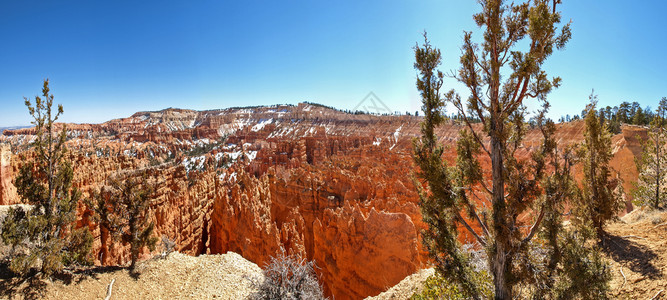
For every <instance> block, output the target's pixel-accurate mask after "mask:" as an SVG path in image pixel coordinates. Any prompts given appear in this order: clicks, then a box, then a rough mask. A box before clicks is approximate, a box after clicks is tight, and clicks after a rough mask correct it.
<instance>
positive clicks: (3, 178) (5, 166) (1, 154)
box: [0, 144, 18, 205]
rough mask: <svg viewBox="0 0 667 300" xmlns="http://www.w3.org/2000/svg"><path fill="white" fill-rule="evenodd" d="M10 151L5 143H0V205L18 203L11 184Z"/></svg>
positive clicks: (14, 189)
mask: <svg viewBox="0 0 667 300" xmlns="http://www.w3.org/2000/svg"><path fill="white" fill-rule="evenodd" d="M13 173H14V172H13V170H12V152H11V149H10V147H9V145H7V144H0V205H7V204H15V203H18V196H17V195H16V188H15V187H14V185H13V184H12V180H13Z"/></svg>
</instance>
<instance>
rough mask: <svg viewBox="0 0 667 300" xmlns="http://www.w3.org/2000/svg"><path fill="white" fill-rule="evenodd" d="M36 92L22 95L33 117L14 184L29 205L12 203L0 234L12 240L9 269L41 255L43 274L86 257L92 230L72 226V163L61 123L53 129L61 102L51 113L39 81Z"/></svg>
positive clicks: (22, 267) (24, 268) (22, 268)
mask: <svg viewBox="0 0 667 300" xmlns="http://www.w3.org/2000/svg"><path fill="white" fill-rule="evenodd" d="M42 96H43V98H40V97H35V102H34V104H33V103H32V102H31V101H30V100H28V99H27V98H24V99H25V105H26V106H27V107H28V110H29V112H30V115H31V116H32V117H33V118H34V121H33V122H32V124H34V125H35V140H34V141H33V142H32V147H33V150H34V153H35V157H34V161H32V162H29V163H24V164H23V165H22V166H21V168H20V170H19V174H18V176H17V178H16V181H15V183H14V184H15V185H16V188H17V192H18V195H19V197H20V198H21V200H22V202H24V203H28V204H31V205H32V208H31V209H28V210H27V211H26V210H23V209H22V208H20V207H19V208H12V209H10V210H9V213H8V216H7V218H6V219H5V222H4V223H3V225H2V239H3V241H4V243H5V244H7V245H11V246H12V253H11V254H10V258H11V263H10V269H11V270H12V271H14V272H16V273H20V274H25V273H27V272H28V271H29V270H30V268H32V267H33V266H36V265H37V263H38V262H39V261H41V272H42V274H44V275H46V276H49V275H51V274H53V273H54V272H59V271H61V270H62V269H63V268H64V267H65V266H69V265H71V264H75V263H81V264H87V263H90V255H89V253H90V248H91V246H92V241H93V238H92V235H91V234H90V232H89V231H88V230H87V229H86V228H79V229H77V228H75V226H74V225H75V224H74V222H75V220H76V208H77V204H78V202H79V198H80V193H79V191H78V190H77V189H76V188H75V187H72V178H73V170H72V165H71V163H70V162H69V161H67V160H66V159H65V154H66V153H67V148H66V147H65V139H66V128H65V126H64V125H63V128H62V130H61V131H60V132H59V133H58V132H56V129H55V128H54V127H55V121H56V120H58V117H59V116H60V115H61V114H62V113H63V107H62V105H58V110H57V112H56V113H55V114H54V113H53V110H52V108H53V99H54V97H53V95H51V94H50V93H49V81H48V80H45V81H44V86H43V88H42Z"/></svg>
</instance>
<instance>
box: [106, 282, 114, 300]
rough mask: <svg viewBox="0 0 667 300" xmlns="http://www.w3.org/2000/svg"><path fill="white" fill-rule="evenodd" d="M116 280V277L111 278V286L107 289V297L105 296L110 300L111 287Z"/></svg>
mask: <svg viewBox="0 0 667 300" xmlns="http://www.w3.org/2000/svg"><path fill="white" fill-rule="evenodd" d="M114 282H116V278H114V279H111V283H109V288H108V290H107V297H106V298H104V300H109V299H111V289H112V288H113V283H114Z"/></svg>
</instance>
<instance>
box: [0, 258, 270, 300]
mask: <svg viewBox="0 0 667 300" xmlns="http://www.w3.org/2000/svg"><path fill="white" fill-rule="evenodd" d="M137 272H138V275H135V274H132V273H130V272H129V271H128V270H127V269H121V268H114V267H99V268H95V269H89V270H83V271H81V270H80V271H78V272H75V273H72V274H69V275H64V276H61V277H59V278H56V279H53V280H29V281H25V282H19V281H18V280H17V279H6V278H3V279H2V281H0V298H3V299H5V298H6V299H105V297H106V296H107V295H108V292H109V285H110V284H111V282H112V281H113V285H112V286H111V298H110V299H230V300H231V299H245V298H246V297H247V296H248V295H250V293H251V292H252V291H253V288H252V286H251V282H250V280H251V279H256V280H261V278H263V277H262V276H263V275H262V273H261V269H260V268H259V267H258V266H257V265H256V264H254V263H252V262H249V261H247V260H246V259H244V258H243V257H241V256H240V255H238V254H236V253H232V252H230V253H227V254H218V255H201V256H198V257H193V256H189V255H185V254H181V253H171V254H170V255H169V256H167V257H166V258H165V259H161V258H154V259H150V260H147V261H144V262H142V263H139V264H138V266H137Z"/></svg>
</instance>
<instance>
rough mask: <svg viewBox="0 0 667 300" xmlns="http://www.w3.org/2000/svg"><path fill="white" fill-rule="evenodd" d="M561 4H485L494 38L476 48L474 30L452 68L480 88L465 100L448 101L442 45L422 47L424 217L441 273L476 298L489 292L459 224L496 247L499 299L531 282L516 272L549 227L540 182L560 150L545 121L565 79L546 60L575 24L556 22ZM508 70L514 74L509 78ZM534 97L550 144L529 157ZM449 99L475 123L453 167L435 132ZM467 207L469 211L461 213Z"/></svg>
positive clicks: (468, 124) (482, 19)
mask: <svg viewBox="0 0 667 300" xmlns="http://www.w3.org/2000/svg"><path fill="white" fill-rule="evenodd" d="M558 3H560V1H558V0H556V1H534V2H532V3H524V4H520V5H514V4H513V3H512V4H509V5H506V4H504V3H503V1H483V2H481V5H482V12H481V13H479V14H476V15H474V20H475V21H476V23H477V25H478V26H479V27H484V28H485V29H486V31H485V33H484V40H483V42H482V43H481V44H476V43H474V42H473V41H472V33H470V32H466V33H465V34H464V45H463V47H462V52H463V54H462V56H461V60H460V61H461V68H460V69H459V71H458V73H455V74H452V76H453V77H454V78H455V79H457V80H458V81H460V82H462V83H463V84H465V85H466V86H467V87H468V89H469V91H470V94H471V95H470V97H469V98H468V99H467V101H465V102H464V101H462V100H461V98H460V96H459V95H458V94H457V93H456V92H455V91H453V90H452V91H450V92H448V93H446V94H445V96H444V99H443V97H442V96H441V95H440V89H441V88H442V83H443V78H444V75H443V74H442V73H441V72H439V71H436V68H437V67H438V65H439V64H440V62H441V54H440V51H439V50H437V49H434V48H433V47H431V45H430V44H429V43H428V41H426V42H425V43H424V45H423V46H422V47H419V46H416V47H415V59H416V62H415V68H416V69H417V70H418V72H419V77H418V79H417V88H418V90H419V91H420V93H421V96H422V103H423V106H422V110H423V111H424V115H425V117H424V122H423V123H422V138H421V139H420V140H417V141H415V143H414V148H415V161H416V163H417V164H418V165H419V167H420V170H421V172H420V173H419V176H420V177H421V178H422V179H423V180H424V181H425V183H427V185H428V189H427V190H421V189H420V197H421V201H422V202H421V206H422V215H423V218H424V221H425V223H426V224H428V225H429V229H428V230H427V231H426V232H425V233H424V243H425V246H426V248H427V249H428V250H429V252H430V253H431V256H432V257H433V259H434V260H435V263H436V266H437V267H438V272H439V273H440V274H441V275H443V276H446V277H447V278H449V279H450V280H452V281H455V282H457V283H459V284H460V286H461V287H462V290H463V291H465V292H466V293H467V294H468V295H469V296H470V297H473V298H478V297H481V293H480V291H481V290H480V288H479V285H478V284H477V283H476V282H475V278H476V276H475V274H474V273H472V272H471V267H470V264H469V263H468V258H467V257H466V255H465V253H463V252H462V251H461V248H460V245H459V244H458V241H457V233H456V228H457V224H461V225H462V227H463V228H465V229H466V230H467V231H468V232H469V233H470V234H471V235H472V236H473V237H474V238H475V240H476V241H477V242H478V243H479V244H480V245H482V247H484V248H485V249H486V252H487V254H488V256H489V259H488V262H489V266H488V271H489V273H490V274H491V275H492V277H493V286H494V294H495V298H496V299H512V298H513V297H514V295H515V291H514V286H515V285H516V284H518V283H519V282H521V279H522V278H525V272H520V271H517V270H515V264H516V263H518V261H523V260H524V259H527V258H528V257H530V251H529V248H530V247H531V246H530V245H531V240H532V239H533V238H534V237H535V235H536V233H537V232H539V231H540V230H541V229H542V228H543V227H542V221H543V218H544V215H545V214H546V210H547V207H546V202H545V201H542V199H543V197H542V193H541V188H540V182H541V181H542V180H543V179H544V177H545V168H546V165H547V157H548V156H549V155H551V154H550V153H552V152H553V151H554V146H555V144H554V143H549V142H547V141H548V140H549V139H550V137H549V136H550V135H551V134H552V131H550V130H547V128H548V126H550V125H548V124H549V122H547V121H546V120H545V118H544V114H545V113H546V111H547V110H548V107H549V105H548V102H547V101H546V97H547V95H548V94H549V92H550V91H551V90H552V89H553V88H555V87H558V86H559V85H560V82H561V80H560V78H553V79H548V77H547V74H546V72H544V71H543V70H542V64H543V63H544V61H545V60H546V58H547V57H548V56H550V55H551V54H552V52H553V51H554V49H555V48H558V49H561V48H563V47H564V46H565V44H566V43H567V41H568V40H569V38H570V36H571V33H570V27H569V24H566V25H565V26H563V27H562V28H560V31H559V32H558V30H557V28H556V27H557V24H559V23H560V13H558V12H556V5H557V4H558ZM525 38H527V39H529V41H528V45H529V46H528V48H527V49H525V50H526V51H525V52H523V51H521V49H519V46H518V44H519V43H520V41H522V40H524V39H525ZM504 70H511V72H510V74H509V75H507V76H504V75H502V74H501V73H503V71H504ZM530 98H533V99H538V100H539V101H540V102H542V104H543V109H541V110H540V112H539V115H540V116H539V118H537V120H538V121H537V122H536V125H537V126H538V127H539V128H540V130H541V131H542V133H543V134H544V137H545V140H544V142H543V143H542V145H541V147H540V148H539V149H538V150H536V151H534V152H533V154H532V156H531V158H530V159H529V160H522V159H519V158H517V156H516V151H517V150H518V149H519V148H520V147H521V146H522V141H523V138H524V136H525V131H526V125H525V123H524V119H525V118H526V109H525V106H524V101H525V100H527V99H530ZM445 101H446V102H448V103H451V104H452V105H453V106H454V107H455V108H456V110H457V112H458V114H459V118H460V119H461V120H462V121H463V123H464V124H465V128H466V129H465V130H463V131H462V132H461V137H460V139H459V141H458V146H457V154H458V156H457V164H456V167H455V168H453V169H452V168H448V166H447V164H446V163H445V162H444V161H443V158H442V153H443V149H442V147H441V146H439V145H437V143H436V141H437V138H436V137H435V134H434V128H435V127H436V126H438V125H439V124H441V123H442V114H443V112H442V110H443V108H444V103H445ZM474 119H477V120H479V121H480V122H481V123H482V124H481V126H480V127H475V126H473V125H472V120H474ZM485 138H488V140H487V141H488V142H486V141H485ZM480 155H486V156H488V157H489V158H490V161H491V170H490V171H491V172H490V173H491V178H490V183H491V185H489V180H488V179H486V178H483V177H484V176H483V175H482V174H484V172H482V170H481V167H480V164H479V161H478V157H479V156H480ZM418 187H420V186H419V185H418ZM482 203H489V204H490V208H489V209H488V210H484V209H482V210H481V211H480V209H479V208H478V207H477V204H482ZM531 206H532V210H533V212H535V215H536V216H537V217H536V218H535V220H534V223H533V224H532V225H530V226H529V228H530V229H529V230H528V231H527V232H526V231H524V230H521V227H522V226H523V225H524V224H522V223H521V222H520V221H519V219H518V217H519V216H520V215H522V214H524V213H527V212H528V211H529V209H530V208H531ZM461 210H463V211H464V212H465V213H466V217H464V216H462V215H461V214H460V212H461ZM448 272H449V273H448Z"/></svg>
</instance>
